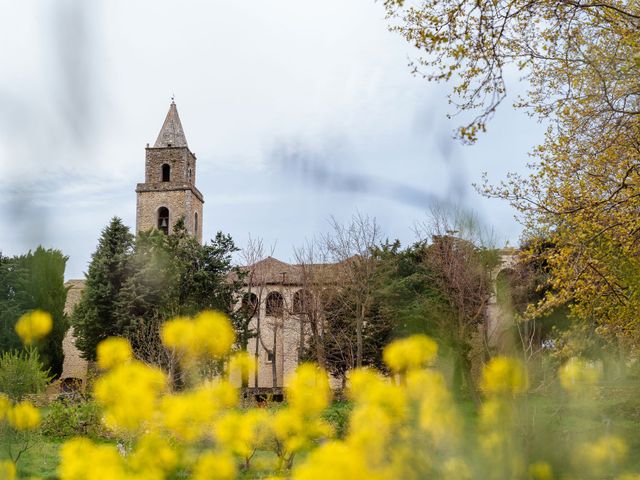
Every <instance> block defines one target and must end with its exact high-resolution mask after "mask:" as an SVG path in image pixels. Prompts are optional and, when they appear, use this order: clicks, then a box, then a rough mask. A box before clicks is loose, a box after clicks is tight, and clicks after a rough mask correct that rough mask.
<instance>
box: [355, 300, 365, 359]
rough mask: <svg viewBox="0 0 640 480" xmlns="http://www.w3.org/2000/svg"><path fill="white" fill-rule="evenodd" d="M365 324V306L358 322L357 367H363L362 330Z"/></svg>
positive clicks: (361, 308)
mask: <svg viewBox="0 0 640 480" xmlns="http://www.w3.org/2000/svg"><path fill="white" fill-rule="evenodd" d="M363 324H364V304H362V305H361V306H360V312H359V315H358V319H357V321H356V367H358V368H360V367H362V328H363Z"/></svg>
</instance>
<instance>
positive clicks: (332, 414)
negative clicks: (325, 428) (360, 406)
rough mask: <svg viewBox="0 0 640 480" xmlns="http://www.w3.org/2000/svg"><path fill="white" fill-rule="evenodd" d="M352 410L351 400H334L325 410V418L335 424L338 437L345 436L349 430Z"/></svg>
mask: <svg viewBox="0 0 640 480" xmlns="http://www.w3.org/2000/svg"><path fill="white" fill-rule="evenodd" d="M351 410H352V405H351V403H350V402H334V403H333V404H332V405H331V406H330V407H329V408H328V409H327V410H326V411H325V412H324V415H323V416H324V419H325V420H326V421H328V422H329V423H330V424H331V425H332V426H333V428H334V429H335V432H336V436H337V437H338V438H343V437H344V434H345V433H346V432H347V428H348V427H349V415H350V414H351Z"/></svg>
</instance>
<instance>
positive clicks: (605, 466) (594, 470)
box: [574, 435, 629, 478]
mask: <svg viewBox="0 0 640 480" xmlns="http://www.w3.org/2000/svg"><path fill="white" fill-rule="evenodd" d="M628 452H629V448H628V447H627V444H626V443H625V441H624V440H622V439H621V438H619V437H616V436H613V435H605V436H603V437H601V438H599V439H598V440H596V441H595V442H591V443H583V444H581V445H579V446H578V448H577V449H576V452H575V455H574V463H575V465H576V467H577V469H582V470H584V471H585V472H588V474H589V475H590V476H595V477H598V478H603V477H606V476H607V474H608V473H609V472H611V471H612V470H615V469H616V468H620V467H621V466H622V464H623V462H624V461H625V460H626V458H627V454H628Z"/></svg>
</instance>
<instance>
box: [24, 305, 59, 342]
mask: <svg viewBox="0 0 640 480" xmlns="http://www.w3.org/2000/svg"><path fill="white" fill-rule="evenodd" d="M52 326H53V320H52V319H51V315H49V314H48V313H47V312H43V311H42V310H33V311H31V312H29V313H25V314H24V315H22V316H21V317H20V319H19V320H18V322H17V323H16V333H17V334H18V336H19V337H20V339H21V340H22V343H24V344H25V345H31V344H32V343H34V342H37V341H38V340H40V339H41V338H42V337H44V336H45V335H47V334H48V333H49V332H50V331H51V327H52Z"/></svg>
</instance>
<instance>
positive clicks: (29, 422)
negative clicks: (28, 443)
mask: <svg viewBox="0 0 640 480" xmlns="http://www.w3.org/2000/svg"><path fill="white" fill-rule="evenodd" d="M7 420H9V424H10V425H11V426H12V427H13V428H15V429H16V430H33V429H35V428H37V427H38V425H40V412H39V411H38V409H37V408H36V407H34V406H33V404H31V402H29V401H27V400H25V401H22V402H20V403H17V404H16V405H15V406H14V407H13V408H12V409H11V410H9V412H8V414H7Z"/></svg>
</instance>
